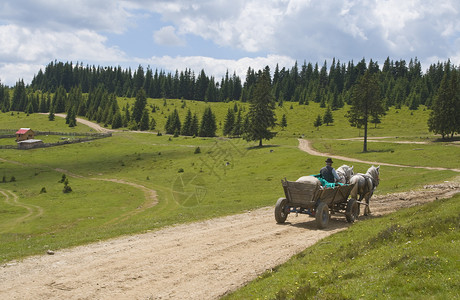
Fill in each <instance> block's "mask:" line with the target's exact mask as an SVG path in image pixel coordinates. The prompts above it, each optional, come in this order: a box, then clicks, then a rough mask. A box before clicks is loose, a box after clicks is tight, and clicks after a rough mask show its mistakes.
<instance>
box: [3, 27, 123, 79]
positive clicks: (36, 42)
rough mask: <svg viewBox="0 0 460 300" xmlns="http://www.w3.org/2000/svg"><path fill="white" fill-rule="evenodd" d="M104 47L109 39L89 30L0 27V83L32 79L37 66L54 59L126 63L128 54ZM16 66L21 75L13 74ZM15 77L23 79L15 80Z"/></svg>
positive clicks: (114, 48) (115, 48)
mask: <svg viewBox="0 0 460 300" xmlns="http://www.w3.org/2000/svg"><path fill="white" fill-rule="evenodd" d="M105 43H106V37H104V36H102V35H100V34H97V33H95V32H92V31H89V30H77V31H74V32H52V31H45V30H42V29H28V28H24V27H19V26H16V25H5V26H0V45H2V46H1V47H0V57H1V58H2V61H1V62H0V63H1V64H2V67H1V68H0V71H1V72H0V79H1V80H2V82H3V83H6V84H8V85H12V84H14V82H16V81H17V79H18V78H24V79H26V78H32V76H33V74H36V73H37V72H38V70H39V68H36V67H37V66H43V65H45V64H48V63H49V62H50V61H52V60H55V59H58V60H64V61H68V60H70V61H72V60H73V61H77V60H78V61H82V60H85V61H86V62H88V61H93V62H97V63H104V62H111V63H114V62H117V63H120V62H122V61H126V55H125V53H123V52H122V51H121V50H119V49H118V48H117V47H107V46H106V44H105ZM14 65H17V70H20V71H21V72H22V73H18V72H15V71H13V66H14ZM27 66H29V67H27ZM16 74H22V75H20V76H18V77H13V76H12V75H16Z"/></svg>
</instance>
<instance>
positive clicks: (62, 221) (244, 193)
mask: <svg viewBox="0 0 460 300" xmlns="http://www.w3.org/2000/svg"><path fill="white" fill-rule="evenodd" d="M297 143H298V142H297V140H296V139H288V138H275V139H274V140H272V141H270V142H269V144H270V145H267V146H264V147H262V148H257V147H255V148H254V145H255V144H254V143H247V142H245V141H242V140H241V139H222V138H218V139H216V138H191V137H178V138H173V137H171V136H157V135H156V134H148V133H129V132H117V133H114V135H113V137H111V138H106V139H100V140H96V141H91V142H86V143H80V144H72V145H63V146H59V147H51V148H46V149H33V150H27V151H17V150H2V158H3V159H4V160H7V161H1V160H0V170H1V173H0V179H1V177H2V176H5V178H6V181H7V182H6V183H0V190H2V191H12V192H13V193H15V194H17V196H18V197H19V200H18V201H20V202H21V203H24V204H26V205H30V206H32V205H33V206H37V207H41V208H42V209H43V214H42V215H40V216H39V217H36V218H34V217H33V215H32V216H31V217H30V218H27V219H25V220H22V221H21V223H20V224H17V223H15V220H18V219H19V218H21V217H23V216H24V215H26V214H27V211H26V209H24V208H21V207H17V206H14V205H9V204H8V203H6V202H5V197H4V196H3V195H0V211H1V212H2V218H1V220H0V231H1V235H0V244H1V246H0V262H4V261H8V260H11V259H17V258H21V257H24V256H27V255H31V254H39V253H43V251H45V248H52V249H53V250H56V249H60V248H65V247H70V246H75V245H79V244H84V243H89V242H94V241H98V240H101V239H107V238H111V237H116V236H120V235H124V234H133V233H139V232H145V231H147V230H155V229H158V228H161V227H164V226H169V225H173V224H178V223H187V222H192V221H197V220H204V219H209V218H213V217H218V216H224V215H230V214H235V213H240V212H244V211H247V210H252V209H255V208H259V207H265V206H270V205H274V203H275V202H276V200H277V199H278V198H279V197H281V196H282V195H283V191H282V188H281V184H280V181H281V179H283V178H285V177H286V178H287V179H289V180H296V179H297V178H298V177H300V176H303V175H309V174H317V173H318V172H319V168H320V167H321V166H322V165H323V164H324V158H323V157H314V156H310V155H308V154H307V153H304V152H302V151H299V150H298V148H297ZM197 147H200V149H201V153H199V154H195V150H196V148H197ZM9 161H14V162H18V163H19V164H15V163H11V162H9ZM342 163H346V162H343V161H340V160H338V161H337V162H335V164H336V165H337V166H339V165H341V164H342ZM368 167H369V166H368V165H365V164H355V168H356V170H360V171H365V170H366V169H367V168H368ZM63 173H66V174H67V178H68V179H69V185H70V186H71V187H72V189H73V191H72V192H71V193H69V194H64V193H63V192H62V189H63V184H62V183H58V181H59V180H60V179H61V176H62V174H63ZM74 175H77V176H79V177H78V178H76V177H73V176H74ZM12 176H14V177H15V179H16V181H14V182H9V181H10V178H11V177H12ZM453 176H454V172H450V171H428V170H417V169H407V170H400V169H399V168H391V167H384V168H382V177H383V178H384V179H382V181H381V185H380V186H379V189H378V190H377V194H379V193H388V192H394V191H400V190H404V189H409V188H414V187H416V186H418V185H422V184H423V183H426V182H433V181H436V182H437V181H442V180H448V179H449V178H451V177H453ZM95 179H101V180H95ZM102 179H118V180H123V181H125V182H131V183H135V184H138V185H142V186H144V187H146V188H149V189H153V190H155V191H157V193H158V200H159V203H158V204H157V205H155V206H153V207H149V208H145V209H144V208H143V207H146V206H148V205H146V204H145V203H144V202H145V195H144V193H143V192H142V191H141V190H139V189H136V188H134V187H131V186H128V185H126V184H121V183H115V182H106V181H102ZM42 187H45V188H46V190H47V193H44V194H40V190H41V189H42ZM3 216H7V217H5V218H3Z"/></svg>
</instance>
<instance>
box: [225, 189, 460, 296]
mask: <svg viewBox="0 0 460 300" xmlns="http://www.w3.org/2000/svg"><path fill="white" fill-rule="evenodd" d="M459 211H460V195H457V196H455V197H453V198H451V199H446V200H438V201H435V202H432V203H429V204H426V205H423V206H419V207H412V208H409V209H403V210H400V211H398V212H396V213H393V214H391V215H387V216H384V217H380V218H374V219H370V220H367V221H364V222H358V223H356V224H354V225H353V226H351V227H350V228H348V229H347V230H345V231H342V232H339V233H337V234H334V235H332V236H329V237H327V238H325V239H323V240H321V241H320V242H319V243H317V244H315V245H314V246H312V247H309V248H308V249H305V250H304V251H303V252H301V253H299V254H297V255H295V256H294V257H292V258H291V259H290V260H289V261H288V262H287V263H285V264H283V265H280V266H278V267H276V268H274V269H271V270H269V271H266V272H265V273H263V274H261V275H260V276H259V277H258V278H257V279H256V280H255V281H253V282H251V283H250V284H248V285H247V286H245V287H243V288H241V289H240V290H238V291H236V292H234V293H233V294H231V295H228V296H226V297H224V298H223V299H458V298H459V297H460V292H459V291H460V284H459V282H460V272H459V271H458V270H459V268H460V254H459V252H458V247H460V230H459V224H460V217H459V214H458V212H459Z"/></svg>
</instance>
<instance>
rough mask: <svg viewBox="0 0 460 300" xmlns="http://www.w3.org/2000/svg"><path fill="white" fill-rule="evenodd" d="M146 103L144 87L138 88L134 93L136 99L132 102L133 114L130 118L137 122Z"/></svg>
mask: <svg viewBox="0 0 460 300" xmlns="http://www.w3.org/2000/svg"><path fill="white" fill-rule="evenodd" d="M146 105H147V96H146V94H145V91H144V89H142V88H141V89H139V91H137V95H136V101H135V102H134V107H133V116H132V118H133V119H134V120H135V121H136V123H139V122H140V121H141V119H142V115H143V113H144V109H145V106H146Z"/></svg>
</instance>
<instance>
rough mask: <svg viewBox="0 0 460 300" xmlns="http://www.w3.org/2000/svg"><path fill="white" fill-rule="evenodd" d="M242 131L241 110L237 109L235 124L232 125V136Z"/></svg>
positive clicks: (238, 134)
mask: <svg viewBox="0 0 460 300" xmlns="http://www.w3.org/2000/svg"><path fill="white" fill-rule="evenodd" d="M242 133H243V120H242V118H241V110H239V111H238V114H237V115H236V120H235V126H233V132H232V134H233V136H240V135H241V134H242Z"/></svg>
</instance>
